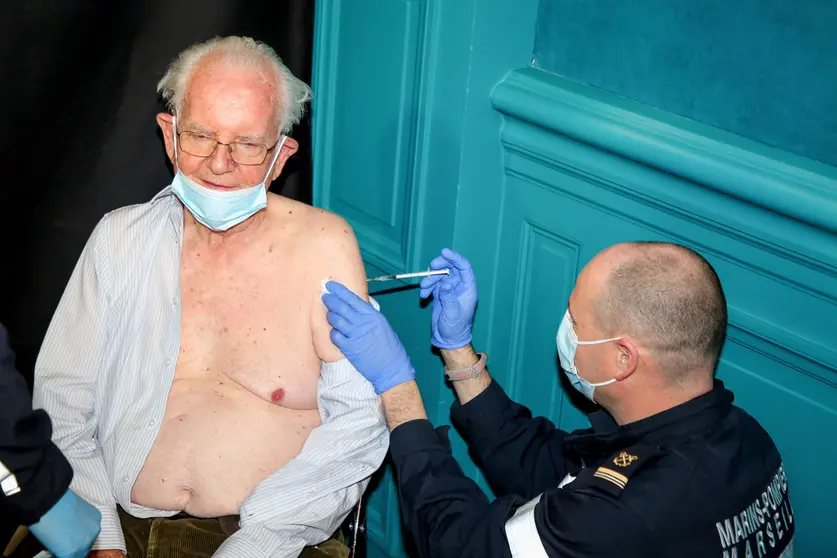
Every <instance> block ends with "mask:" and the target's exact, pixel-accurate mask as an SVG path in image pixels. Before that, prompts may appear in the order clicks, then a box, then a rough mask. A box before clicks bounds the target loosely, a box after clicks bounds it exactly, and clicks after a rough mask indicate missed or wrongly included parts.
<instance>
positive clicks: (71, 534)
mask: <svg viewBox="0 0 837 558" xmlns="http://www.w3.org/2000/svg"><path fill="white" fill-rule="evenodd" d="M101 520H102V514H101V513H99V510H97V509H96V508H94V507H93V506H91V505H90V504H88V503H87V502H85V501H84V500H82V499H81V498H79V497H78V496H76V494H75V493H74V492H73V491H72V490H68V491H67V492H65V493H64V496H62V497H61V499H60V500H58V502H57V503H56V504H55V505H54V506H52V509H50V510H49V511H48V512H46V514H44V516H43V517H41V519H40V521H38V522H37V523H36V524H34V525H32V526H30V527H29V531H30V532H31V533H32V534H33V535H35V538H37V539H38V540H39V541H41V544H42V545H44V546H45V547H46V548H47V550H49V551H50V552H52V553H53V554H54V555H55V556H57V557H58V558H65V557H66V558H84V557H85V556H87V553H88V552H89V551H90V547H92V546H93V542H94V541H95V540H96V537H98V536H99V530H100V529H101V525H100V521H101Z"/></svg>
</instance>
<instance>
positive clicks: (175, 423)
mask: <svg viewBox="0 0 837 558" xmlns="http://www.w3.org/2000/svg"><path fill="white" fill-rule="evenodd" d="M319 422H320V417H319V413H318V412H317V410H316V409H314V410H297V409H289V408H286V407H281V406H279V405H276V404H274V403H270V402H268V401H265V400H264V399H262V398H260V397H258V396H257V395H254V394H253V393H252V392H250V391H248V390H246V389H244V388H242V387H241V386H240V385H238V384H236V383H234V382H232V381H230V380H229V378H226V377H224V378H218V379H200V380H194V379H175V381H174V384H173V385H172V388H171V391H170V393H169V400H168V402H167V405H166V413H165V418H164V420H163V424H162V426H161V428H160V432H159V433H158V435H157V439H156V440H155V442H154V446H153V447H152V449H151V451H150V452H149V454H148V457H147V459H146V461H145V465H144V466H143V468H142V470H141V471H140V474H139V476H138V478H137V480H136V483H135V484H134V487H133V489H132V491H131V500H132V501H133V502H134V503H136V504H139V505H142V506H147V507H150V508H155V509H161V510H177V511H185V512H186V513H189V514H190V515H193V516H195V517H220V516H224V515H234V514H237V513H238V508H239V506H240V505H241V503H242V502H243V501H244V500H245V499H246V498H247V496H249V495H250V493H251V492H252V491H253V489H254V488H255V487H256V486H257V485H258V484H259V483H260V482H261V481H262V480H264V479H265V478H266V477H267V476H268V475H270V474H271V473H273V472H274V471H276V470H277V469H279V468H280V467H282V465H284V464H285V463H287V462H288V461H290V460H291V459H292V458H293V457H295V456H296V454H297V453H299V451H300V450H301V449H302V445H303V444H304V443H305V440H306V439H307V438H308V435H309V434H310V432H311V430H313V429H314V428H316V427H317V426H318V425H319Z"/></svg>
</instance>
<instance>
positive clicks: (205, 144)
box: [180, 132, 215, 157]
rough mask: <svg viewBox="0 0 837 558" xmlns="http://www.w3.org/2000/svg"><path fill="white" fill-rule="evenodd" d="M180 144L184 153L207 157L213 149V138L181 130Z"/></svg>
mask: <svg viewBox="0 0 837 558" xmlns="http://www.w3.org/2000/svg"><path fill="white" fill-rule="evenodd" d="M180 146H181V148H182V149H183V151H185V152H186V153H189V154H190V155H195V156H196V157H209V156H210V155H212V152H213V151H214V150H215V140H214V139H213V138H210V137H208V136H202V135H200V134H193V133H191V132H183V133H182V134H180Z"/></svg>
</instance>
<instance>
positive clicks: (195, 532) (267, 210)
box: [35, 37, 388, 558]
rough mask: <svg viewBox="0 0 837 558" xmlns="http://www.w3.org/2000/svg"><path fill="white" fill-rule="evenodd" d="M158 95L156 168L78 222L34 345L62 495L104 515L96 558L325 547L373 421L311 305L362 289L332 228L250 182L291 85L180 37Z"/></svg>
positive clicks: (291, 95) (265, 180) (288, 120)
mask: <svg viewBox="0 0 837 558" xmlns="http://www.w3.org/2000/svg"><path fill="white" fill-rule="evenodd" d="M158 89H159V91H160V92H161V94H162V95H163V97H164V98H165V99H166V100H167V101H168V103H169V106H170V109H171V114H160V115H159V116H158V117H157V121H158V124H159V126H160V129H161V130H162V133H163V138H164V140H165V146H166V152H167V153H168V156H169V158H170V160H171V162H172V165H173V166H174V170H175V173H176V174H175V177H174V180H173V182H172V184H171V186H170V187H167V188H165V189H163V190H162V191H161V192H160V193H159V194H158V195H157V196H155V197H154V199H152V200H151V201H150V202H148V203H146V204H142V205H137V206H131V207H126V208H122V209H119V210H117V211H114V212H112V213H110V214H108V215H106V216H105V217H104V218H103V219H102V220H101V222H100V223H99V224H98V226H97V227H96V229H95V230H94V231H93V234H92V236H91V238H90V240H89V241H88V243H87V246H86V247H85V249H84V251H83V253H82V255H81V258H80V260H79V262H78V265H77V266H76V269H75V271H74V272H73V275H72V278H71V279H70V282H69V285H68V286H67V289H66V291H65V293H64V295H63V297H62V299H61V303H60V305H59V307H58V309H57V311H56V314H55V316H54V317H53V320H52V323H51V324H50V327H49V330H48V333H47V336H46V339H45V341H44V344H43V347H42V350H41V353H40V355H39V357H38V362H37V366H36V371H35V403H36V405H40V406H42V407H43V408H44V409H46V410H47V411H48V412H49V414H50V415H51V416H52V417H53V420H54V423H55V434H54V440H55V442H56V443H57V445H58V446H59V447H60V448H61V449H62V450H63V451H64V453H65V454H66V456H67V457H68V459H69V460H70V462H71V464H72V465H73V467H74V468H75V471H76V477H75V480H74V482H73V487H74V490H76V491H77V492H78V494H80V495H81V496H82V497H83V498H85V499H86V500H87V501H88V502H90V503H91V504H93V505H95V506H96V507H97V508H98V509H99V511H100V512H101V513H102V532H101V534H100V536H99V537H98V539H97V540H96V543H95V545H94V549H95V554H96V555H97V556H99V557H104V556H108V557H110V556H121V555H122V554H123V553H124V552H126V549H127V554H128V555H129V556H131V557H132V558H133V557H134V556H143V555H145V554H146V553H148V554H151V553H152V550H151V549H157V550H154V551H153V552H156V553H159V552H161V550H160V549H165V548H166V546H167V545H169V544H170V541H172V540H177V541H178V543H177V544H178V545H182V544H184V543H183V541H189V542H188V544H187V546H189V548H187V549H186V550H183V548H180V549H179V550H178V551H177V552H178V553H177V554H164V555H166V556H168V555H172V556H175V555H176V556H210V555H212V554H213V553H216V550H217V553H216V554H215V555H217V556H247V557H251V556H271V557H274V556H281V557H284V556H288V557H290V556H298V555H299V553H300V551H302V549H303V547H313V545H318V548H308V549H306V550H305V551H304V552H303V555H311V556H318V555H321V556H325V555H342V554H343V553H344V550H345V547H342V548H336V547H337V546H341V545H337V544H336V543H333V541H329V542H328V543H327V544H320V543H323V541H325V540H326V539H329V537H331V536H332V535H333V534H334V533H335V531H337V529H338V527H339V524H340V522H341V521H342V520H343V519H344V518H345V517H346V515H347V514H348V512H349V511H350V510H351V508H352V507H353V506H354V505H355V504H356V503H357V501H358V499H359V498H360V496H361V493H362V492H363V490H364V488H365V486H366V484H367V482H368V479H369V476H370V475H371V474H372V473H373V472H374V471H375V470H376V469H377V468H378V467H379V466H380V464H381V462H382V461H383V458H384V456H385V454H386V451H387V447H388V433H387V431H386V426H385V423H384V418H383V413H382V410H381V406H380V401H379V399H378V398H377V396H376V394H375V393H374V391H373V390H372V389H371V387H370V386H369V385H368V383H367V382H366V381H365V380H364V379H363V377H362V376H360V374H358V373H357V371H356V370H355V369H354V368H353V367H352V366H351V364H350V363H349V362H348V361H347V360H346V359H345V358H343V355H341V354H340V351H339V350H338V349H337V348H336V347H335V346H334V345H332V343H331V342H330V340H329V331H330V328H329V326H328V323H327V322H326V319H325V309H324V308H323V306H322V304H321V302H320V298H319V294H320V289H321V284H322V280H323V279H325V278H336V279H339V280H341V281H345V282H346V283H347V284H348V285H349V286H351V288H353V289H355V290H356V291H357V292H360V293H365V292H366V291H365V288H366V287H365V285H366V281H365V274H364V269H363V265H362V262H361V258H360V255H359V251H358V247H357V243H356V241H355V238H354V236H353V234H352V231H351V229H350V227H349V226H348V225H347V224H346V222H345V221H344V220H343V219H341V218H339V217H337V216H335V215H332V214H329V213H327V212H325V211H322V210H319V209H314V208H312V207H309V206H306V205H304V204H301V203H298V202H295V201H292V200H290V199H286V198H283V197H281V196H277V195H273V194H268V193H267V188H268V187H269V184H270V182H271V181H273V180H274V179H275V178H276V177H278V176H279V174H280V173H281V172H282V168H283V166H284V164H285V162H286V161H287V159H288V157H290V156H291V155H292V154H293V153H294V152H295V151H296V149H297V147H298V145H297V143H296V142H295V141H294V140H293V139H291V138H289V137H288V136H287V134H288V132H289V131H290V129H291V128H292V127H293V125H294V124H296V123H297V122H298V121H299V119H300V117H301V115H302V113H303V110H304V104H305V102H306V101H307V100H308V98H309V89H308V87H307V86H306V85H305V84H303V83H302V82H301V81H299V80H298V79H296V78H295V77H294V76H293V75H292V74H291V73H290V71H289V70H288V69H287V68H286V67H285V66H284V65H283V64H282V62H281V61H280V60H279V58H278V57H277V56H276V54H275V53H274V52H273V51H272V50H271V49H270V48H269V47H267V46H266V45H264V44H261V43H257V42H255V41H253V40H252V39H247V38H240V37H227V38H219V39H213V40H210V41H208V42H206V43H202V44H198V45H194V46H192V47H190V48H188V49H187V50H185V51H184V52H183V53H181V54H180V55H179V56H178V58H177V59H176V60H175V61H174V62H173V63H172V65H171V66H170V67H169V69H168V72H167V73H166V74H165V76H164V77H163V78H162V80H161V81H160V84H159V87H158ZM364 296H365V295H364ZM236 516H239V517H236ZM239 525H240V528H239ZM233 532H234V533H233ZM231 533H233V534H232V535H231V536H229V535H230V534H231ZM126 539H127V547H126ZM330 546H335V548H336V551H335V553H334V554H329V553H328V548H329V547H330ZM219 547H220V548H219ZM172 552H174V550H172ZM154 555H155V556H157V555H160V554H154Z"/></svg>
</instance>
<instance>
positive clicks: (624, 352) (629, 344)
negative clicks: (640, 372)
mask: <svg viewBox="0 0 837 558" xmlns="http://www.w3.org/2000/svg"><path fill="white" fill-rule="evenodd" d="M613 343H614V344H615V345H616V359H617V362H616V380H617V381H620V382H621V381H622V380H624V379H625V378H627V377H628V376H630V375H631V374H633V373H634V372H635V371H636V369H637V366H639V361H640V358H641V355H640V345H639V343H637V342H636V341H635V340H633V339H631V338H630V337H623V338H621V339H617V340H616V341H614V342H613Z"/></svg>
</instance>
